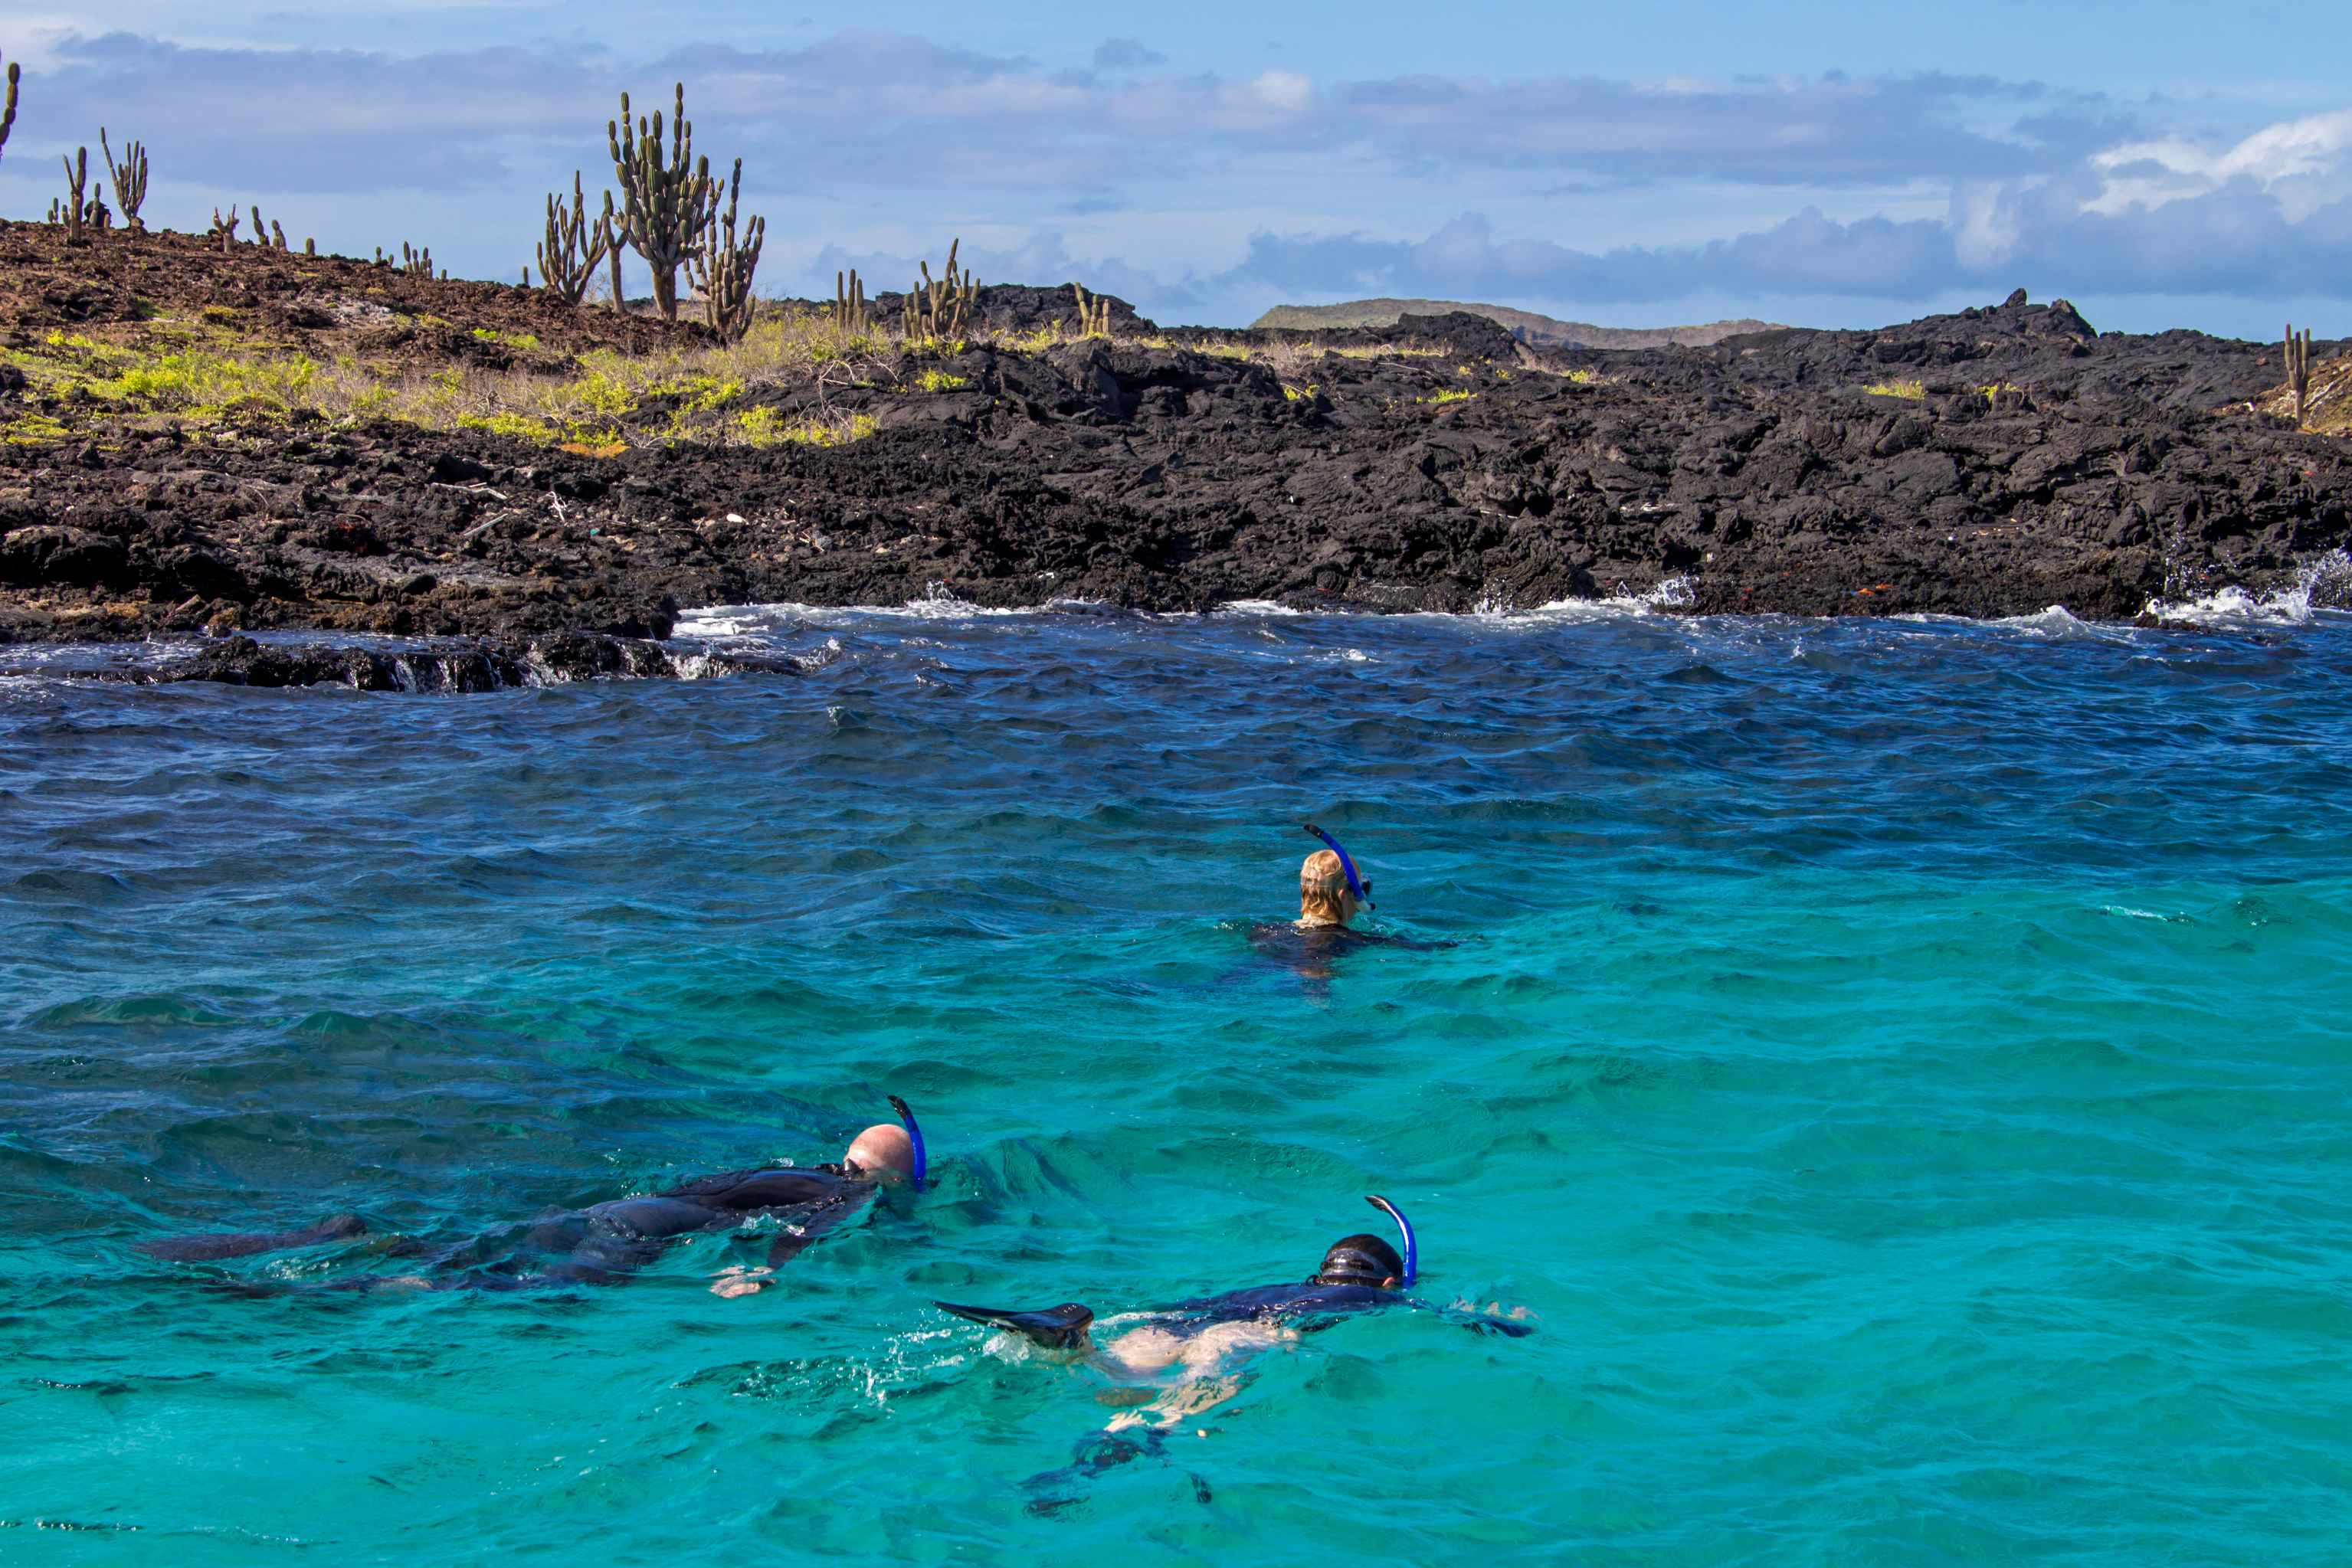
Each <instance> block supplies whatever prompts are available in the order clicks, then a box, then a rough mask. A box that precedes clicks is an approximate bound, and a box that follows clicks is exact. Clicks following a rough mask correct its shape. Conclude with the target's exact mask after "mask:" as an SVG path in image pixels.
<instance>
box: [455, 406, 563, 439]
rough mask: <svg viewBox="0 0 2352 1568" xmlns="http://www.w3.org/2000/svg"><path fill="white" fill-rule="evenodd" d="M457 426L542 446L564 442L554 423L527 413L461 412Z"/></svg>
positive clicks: (461, 428)
mask: <svg viewBox="0 0 2352 1568" xmlns="http://www.w3.org/2000/svg"><path fill="white" fill-rule="evenodd" d="M457 428H458V429H460V430H478V431H482V432H484V433H486V434H490V435H503V436H505V437H507V438H508V439H509V440H510V441H530V442H535V443H537V444H540V445H541V446H560V445H562V444H563V443H562V440H561V439H560V434H561V433H560V432H558V431H557V430H556V428H555V427H554V426H553V425H551V424H550V423H547V421H545V420H543V419H533V418H531V417H530V415H529V414H525V413H461V414H459V415H458V416H457Z"/></svg>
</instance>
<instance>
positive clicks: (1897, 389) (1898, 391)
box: [1862, 382, 1927, 402]
mask: <svg viewBox="0 0 2352 1568" xmlns="http://www.w3.org/2000/svg"><path fill="white" fill-rule="evenodd" d="M1862 390H1863V391H1864V392H1867V393H1868V394H1869V395H1870V396H1872V397H1899V398H1902V399H1903V400H1905V401H1906V402H1919V401H1921V400H1922V399H1924V398H1925V397H1926V396H1927V385H1926V383H1924V382H1871V383H1870V385H1868V386H1866V387H1864V388H1863V389H1862Z"/></svg>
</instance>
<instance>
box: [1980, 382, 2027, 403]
mask: <svg viewBox="0 0 2352 1568" xmlns="http://www.w3.org/2000/svg"><path fill="white" fill-rule="evenodd" d="M2017 392H2018V386H2017V383H2016V382H1991V383H1990V384H1989V385H1986V386H1980V387H1979V388H1977V395H1978V396H1979V397H1980V398H1982V399H1984V400H1985V405H1986V406H1987V407H1989V408H1998V407H2000V400H2001V399H2003V398H2005V397H2014V396H2016V395H2017Z"/></svg>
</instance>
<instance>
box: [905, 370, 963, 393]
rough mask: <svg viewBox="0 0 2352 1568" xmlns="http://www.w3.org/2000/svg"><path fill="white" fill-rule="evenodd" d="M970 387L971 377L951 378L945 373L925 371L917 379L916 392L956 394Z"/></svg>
mask: <svg viewBox="0 0 2352 1568" xmlns="http://www.w3.org/2000/svg"><path fill="white" fill-rule="evenodd" d="M970 385H971V377H969V376H951V375H950V374H948V372H947V371H924V372H923V373H922V374H920V375H919V376H917V377H916V378H915V390H916V391H918V392H956V391H959V390H961V388H964V387H968V386H970Z"/></svg>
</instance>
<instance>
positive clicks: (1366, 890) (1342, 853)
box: [1307, 822, 1372, 909]
mask: <svg viewBox="0 0 2352 1568" xmlns="http://www.w3.org/2000/svg"><path fill="white" fill-rule="evenodd" d="M1307 831H1308V832H1309V833H1312V834H1313V835H1314V836H1315V837H1317V838H1318V839H1320V840H1322V841H1323V847H1324V848H1325V849H1327V850H1329V851H1330V852H1332V853H1333V854H1335V855H1338V856H1339V870H1340V871H1341V872H1342V873H1346V875H1347V878H1348V892H1349V894H1350V895H1352V896H1353V897H1354V899H1355V901H1356V902H1357V903H1358V904H1362V905H1363V906H1364V907H1365V908H1366V909H1370V908H1371V907H1372V884H1371V883H1369V882H1366V881H1365V880H1363V878H1361V877H1360V876H1358V875H1357V874H1356V862H1354V861H1353V860H1352V859H1350V858H1349V854H1348V852H1347V851H1346V850H1345V849H1344V848H1342V847H1341V846H1340V843H1339V840H1337V839H1335V838H1333V837H1332V836H1331V835H1330V834H1328V833H1327V832H1325V831H1323V830H1322V829H1320V828H1318V827H1317V826H1316V825H1315V824H1314V823H1312V822H1309V823H1307Z"/></svg>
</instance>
